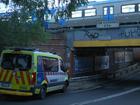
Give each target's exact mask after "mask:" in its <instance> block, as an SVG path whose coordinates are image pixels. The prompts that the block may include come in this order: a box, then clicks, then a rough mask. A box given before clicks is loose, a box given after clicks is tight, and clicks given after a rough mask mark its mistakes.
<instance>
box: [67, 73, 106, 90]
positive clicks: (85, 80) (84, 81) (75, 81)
mask: <svg viewBox="0 0 140 105" xmlns="http://www.w3.org/2000/svg"><path fill="white" fill-rule="evenodd" d="M103 82H105V80H103V79H101V77H100V76H99V75H92V76H83V77H76V78H71V79H70V84H69V87H68V90H70V91H77V90H84V89H97V88H100V87H101V86H102V84H103Z"/></svg>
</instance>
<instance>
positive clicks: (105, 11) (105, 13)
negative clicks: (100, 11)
mask: <svg viewBox="0 0 140 105" xmlns="http://www.w3.org/2000/svg"><path fill="white" fill-rule="evenodd" d="M104 15H107V7H105V8H104Z"/></svg>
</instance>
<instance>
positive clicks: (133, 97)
mask: <svg viewBox="0 0 140 105" xmlns="http://www.w3.org/2000/svg"><path fill="white" fill-rule="evenodd" d="M31 104H32V105H140V78H136V79H129V80H125V81H114V82H111V83H107V84H103V85H102V86H101V87H100V88H98V89H94V90H93V89H88V90H87V89H86V90H82V91H81V90H80V91H79V90H77V91H70V90H68V91H67V92H66V93H59V92H53V93H49V94H48V95H47V97H46V98H45V99H44V100H39V99H36V98H33V97H10V98H9V99H8V98H4V97H2V96H1V98H0V105H31Z"/></svg>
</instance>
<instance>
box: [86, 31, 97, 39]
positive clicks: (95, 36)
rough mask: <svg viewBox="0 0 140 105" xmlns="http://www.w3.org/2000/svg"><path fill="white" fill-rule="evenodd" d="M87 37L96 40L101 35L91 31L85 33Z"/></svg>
mask: <svg viewBox="0 0 140 105" xmlns="http://www.w3.org/2000/svg"><path fill="white" fill-rule="evenodd" d="M85 36H87V37H88V38H89V39H91V40H92V39H96V38H98V37H99V33H98V32H89V31H86V32H85Z"/></svg>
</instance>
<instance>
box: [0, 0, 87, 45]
mask: <svg viewBox="0 0 140 105" xmlns="http://www.w3.org/2000/svg"><path fill="white" fill-rule="evenodd" d="M0 2H3V3H4V4H6V5H9V4H10V5H11V4H12V14H11V15H10V16H9V17H8V20H3V19H0V33H1V36H0V39H2V41H1V42H0V44H1V45H6V46H15V45H18V46H29V45H30V44H32V43H40V42H46V41H47V38H48V34H49V33H48V32H46V30H45V29H44V21H45V19H44V16H46V18H47V15H46V14H50V12H51V11H50V8H49V6H48V3H49V2H48V0H0ZM86 3H87V0H58V6H59V8H58V7H56V6H55V3H52V7H51V8H55V9H56V10H57V12H55V19H56V21H57V20H58V19H59V18H62V17H63V18H64V17H69V16H71V11H73V10H74V9H75V8H76V7H78V6H80V5H81V4H86ZM63 4H64V5H65V6H62V5H63Z"/></svg>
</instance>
